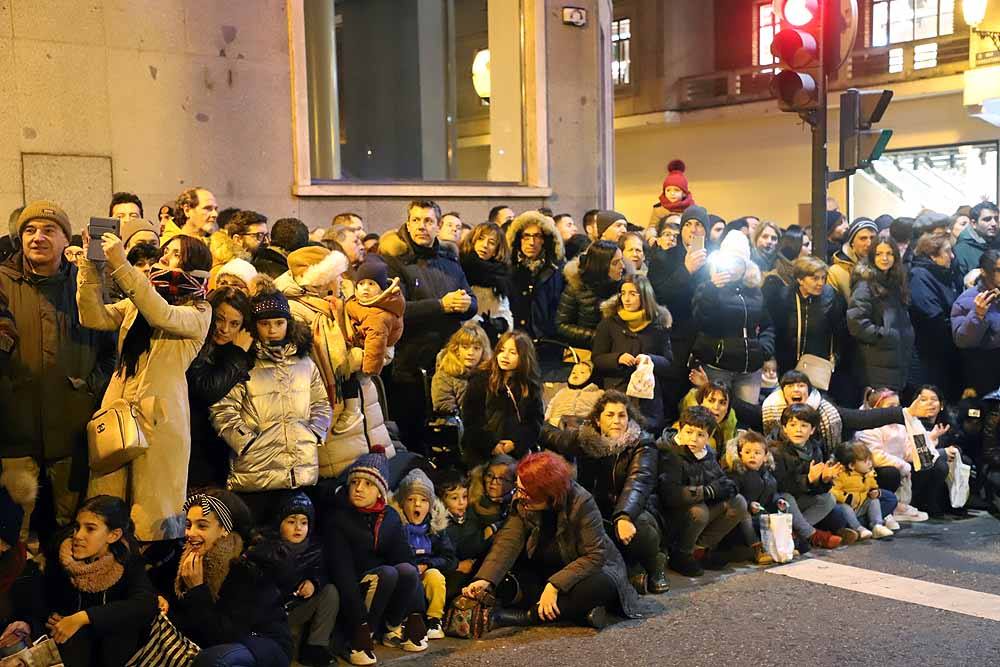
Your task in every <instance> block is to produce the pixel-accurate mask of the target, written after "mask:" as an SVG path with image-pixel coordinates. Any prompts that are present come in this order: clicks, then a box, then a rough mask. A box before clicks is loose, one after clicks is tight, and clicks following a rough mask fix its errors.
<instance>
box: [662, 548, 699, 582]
mask: <svg viewBox="0 0 1000 667" xmlns="http://www.w3.org/2000/svg"><path fill="white" fill-rule="evenodd" d="M670 569H671V570H673V571H674V572H676V573H677V574H681V575H684V576H685V577H700V576H701V575H703V574H705V570H703V569H702V567H701V564H700V563H698V561H696V560H695V559H694V556H693V555H692V554H688V553H681V552H679V553H675V554H672V555H671V556H670Z"/></svg>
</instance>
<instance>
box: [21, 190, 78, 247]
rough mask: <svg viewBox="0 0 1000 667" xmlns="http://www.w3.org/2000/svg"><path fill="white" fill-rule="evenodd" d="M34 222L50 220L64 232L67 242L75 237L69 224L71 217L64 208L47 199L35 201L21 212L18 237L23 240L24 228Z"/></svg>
mask: <svg viewBox="0 0 1000 667" xmlns="http://www.w3.org/2000/svg"><path fill="white" fill-rule="evenodd" d="M32 220H50V221H52V222H54V223H56V224H57V225H59V227H60V228H61V229H62V230H63V233H64V234H65V235H66V240H69V239H70V237H72V236H73V228H72V226H70V224H69V216H67V215H66V211H64V210H62V207H61V206H59V204H56V203H55V202H51V201H48V200H45V199H39V200H37V201H33V202H31V203H30V204H28V205H27V206H25V207H24V210H23V211H21V215H19V216H18V217H17V237H18V238H21V233H22V232H24V228H25V227H26V226H27V224H28V223H29V222H31V221H32Z"/></svg>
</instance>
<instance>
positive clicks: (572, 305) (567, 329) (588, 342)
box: [556, 257, 618, 350]
mask: <svg viewBox="0 0 1000 667" xmlns="http://www.w3.org/2000/svg"><path fill="white" fill-rule="evenodd" d="M563 275H564V276H565V277H566V290H565V291H564V292H563V293H562V297H561V298H560V299H559V309H558V310H557V311H556V327H557V329H558V332H559V338H560V339H561V340H563V341H565V342H567V343H569V344H570V345H572V346H574V347H582V348H584V349H588V350H589V349H590V348H591V346H592V345H593V342H594V334H595V333H597V325H598V324H599V323H600V321H601V303H603V302H604V300H605V299H607V298H608V297H610V296H611V295H612V294H614V292H615V291H616V290H617V289H618V284H617V283H616V282H613V281H611V280H610V279H609V280H604V281H601V283H600V284H598V285H589V284H586V283H584V282H583V276H581V275H580V258H579V257H577V258H576V259H574V260H572V261H571V262H569V263H568V264H566V268H564V269H563Z"/></svg>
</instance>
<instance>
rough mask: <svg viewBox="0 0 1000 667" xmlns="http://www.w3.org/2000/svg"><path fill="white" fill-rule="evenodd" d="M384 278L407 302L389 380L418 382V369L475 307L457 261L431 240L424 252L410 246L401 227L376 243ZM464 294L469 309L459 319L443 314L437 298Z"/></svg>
mask: <svg viewBox="0 0 1000 667" xmlns="http://www.w3.org/2000/svg"><path fill="white" fill-rule="evenodd" d="M379 249H380V251H381V253H382V258H383V259H384V260H385V263H386V265H388V267H389V277H390V278H399V287H400V290H402V293H403V297H404V298H405V299H406V310H405V312H404V313H403V322H404V325H403V326H404V330H403V336H402V338H400V339H399V343H398V344H397V345H396V359H395V363H393V365H392V373H393V378H394V379H395V380H397V381H400V382H404V383H411V384H416V383H419V382H421V376H420V370H419V369H421V368H424V369H427V370H428V371H429V370H431V369H433V368H434V359H435V357H436V355H437V353H438V350H440V349H441V348H442V347H444V345H445V343H447V342H448V338H449V337H451V335H452V334H453V333H455V330H456V329H458V327H459V326H461V324H462V322H464V321H465V320H467V319H469V318H470V317H472V316H473V315H475V314H476V312H477V309H478V304H477V302H476V297H475V295H474V294H472V288H471V287H469V283H468V281H467V280H466V279H465V274H464V273H463V272H462V267H461V266H460V265H459V263H458V260H457V259H456V257H455V256H454V254H453V253H451V252H450V251H448V250H445V249H444V248H443V247H442V246H441V244H440V243H439V242H438V241H437V240H435V241H434V244H433V245H432V246H430V247H429V248H428V247H424V246H420V245H418V244H416V243H414V242H413V240H412V239H411V238H410V234H409V232H408V231H407V230H406V225H405V224H404V225H402V226H400V228H399V229H398V230H396V231H394V232H387V233H386V234H384V235H383V236H382V238H381V239H380V240H379ZM459 289H461V290H465V291H466V292H468V293H469V294H470V295H471V296H472V303H471V304H469V307H468V308H467V309H466V310H465V311H464V312H461V313H447V312H445V310H444V307H443V306H442V305H441V298H442V297H443V296H444V295H445V294H448V293H450V292H454V291H455V290H459Z"/></svg>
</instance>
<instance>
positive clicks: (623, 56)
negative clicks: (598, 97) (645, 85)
mask: <svg viewBox="0 0 1000 667" xmlns="http://www.w3.org/2000/svg"><path fill="white" fill-rule="evenodd" d="M631 46H632V20H631V19H618V20H617V21H612V22H611V80H612V81H614V83H615V85H616V86H627V85H629V84H630V83H632V49H631Z"/></svg>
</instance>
